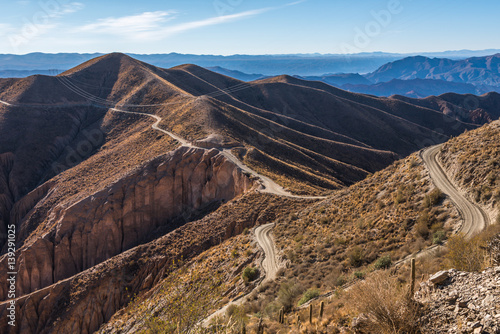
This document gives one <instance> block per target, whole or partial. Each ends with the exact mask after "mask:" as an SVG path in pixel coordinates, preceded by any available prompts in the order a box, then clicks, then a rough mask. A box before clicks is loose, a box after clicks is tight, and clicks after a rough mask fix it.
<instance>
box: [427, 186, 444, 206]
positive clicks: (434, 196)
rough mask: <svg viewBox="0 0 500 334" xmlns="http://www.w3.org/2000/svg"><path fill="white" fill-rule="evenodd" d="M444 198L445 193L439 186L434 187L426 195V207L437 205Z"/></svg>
mask: <svg viewBox="0 0 500 334" xmlns="http://www.w3.org/2000/svg"><path fill="white" fill-rule="evenodd" d="M443 198H444V194H443V192H442V191H441V190H439V189H438V188H434V189H433V190H432V191H431V192H430V193H429V194H427V195H425V197H424V207H426V208H430V207H433V206H435V205H437V204H438V203H439V202H441V200H442V199H443Z"/></svg>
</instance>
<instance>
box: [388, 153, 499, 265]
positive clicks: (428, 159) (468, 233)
mask: <svg viewBox="0 0 500 334" xmlns="http://www.w3.org/2000/svg"><path fill="white" fill-rule="evenodd" d="M441 146H442V144H440V145H436V146H432V147H429V148H426V149H425V150H422V151H421V152H420V156H421V157H422V161H423V162H424V164H425V165H426V166H427V170H428V171H429V176H430V178H431V179H432V182H434V185H435V186H436V187H437V188H439V189H440V190H441V191H442V192H443V193H444V194H446V195H447V196H448V197H449V198H450V200H451V201H452V202H453V204H454V205H455V207H456V208H457V210H458V211H459V212H460V215H461V217H462V225H461V226H460V228H459V229H458V231H457V232H459V233H460V232H461V233H463V234H464V235H465V237H466V238H471V237H473V236H474V235H476V234H477V233H479V232H481V231H482V230H484V229H485V228H486V226H488V225H489V217H488V215H487V214H486V213H485V212H484V211H483V209H481V208H480V207H479V206H478V205H477V204H475V203H473V202H471V201H470V200H469V199H468V198H467V197H466V196H465V194H463V193H462V192H461V191H460V190H459V189H458V187H457V186H456V185H455V184H453V182H452V181H451V180H450V178H449V177H448V175H447V174H446V172H445V171H444V169H443V167H442V166H441V164H440V163H439V161H438V159H437V155H438V153H439V150H440V149H441ZM444 248H445V246H444V245H433V246H430V247H428V248H425V249H422V250H421V251H420V252H418V253H415V254H410V255H408V256H407V257H405V258H404V259H401V260H399V261H397V262H396V263H394V265H395V266H399V265H401V264H404V263H406V262H408V261H409V260H410V259H412V258H416V259H419V258H421V257H424V256H428V255H434V254H437V253H439V252H440V251H441V250H443V249H444Z"/></svg>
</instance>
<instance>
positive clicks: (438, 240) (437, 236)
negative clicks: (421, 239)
mask: <svg viewBox="0 0 500 334" xmlns="http://www.w3.org/2000/svg"><path fill="white" fill-rule="evenodd" d="M444 238H445V233H444V231H443V230H441V231H436V232H434V234H433V236H432V243H433V244H435V245H441V244H442V243H443V241H444Z"/></svg>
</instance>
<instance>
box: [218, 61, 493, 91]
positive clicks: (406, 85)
mask: <svg viewBox="0 0 500 334" xmlns="http://www.w3.org/2000/svg"><path fill="white" fill-rule="evenodd" d="M217 72H218V73H221V74H225V75H228V76H233V75H232V73H231V71H230V70H227V69H219V70H218V71H217ZM259 76H263V75H261V74H260V75H259V74H253V75H245V74H244V73H241V72H238V73H237V76H233V77H235V78H238V79H240V80H245V81H251V80H255V79H256V78H258V77H259ZM295 77H296V78H299V79H304V80H310V81H322V82H325V83H327V84H329V85H332V86H335V87H338V88H342V89H345V90H348V91H351V92H356V93H363V94H371V95H376V96H391V95H403V96H407V97H413V98H423V97H427V96H431V95H440V94H444V93H450V92H451V93H458V94H475V95H482V94H485V93H488V92H500V53H498V54H495V55H490V56H485V57H473V58H467V59H463V60H452V59H446V58H427V57H423V56H416V57H407V58H403V59H400V60H396V61H394V62H390V63H387V64H384V65H382V66H381V67H379V68H378V69H377V70H375V71H374V72H371V73H368V74H365V75H361V74H358V73H339V74H325V75H321V76H298V75H296V76H295ZM247 78H248V80H247Z"/></svg>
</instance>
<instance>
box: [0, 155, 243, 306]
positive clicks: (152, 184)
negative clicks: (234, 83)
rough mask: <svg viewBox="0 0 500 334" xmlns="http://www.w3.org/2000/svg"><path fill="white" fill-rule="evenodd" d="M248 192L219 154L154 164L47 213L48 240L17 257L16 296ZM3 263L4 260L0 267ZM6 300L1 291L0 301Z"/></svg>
mask: <svg viewBox="0 0 500 334" xmlns="http://www.w3.org/2000/svg"><path fill="white" fill-rule="evenodd" d="M251 187H252V181H251V180H250V179H249V178H248V177H247V176H246V175H245V174H243V172H242V171H241V170H240V169H239V168H238V167H237V166H235V165H234V164H233V163H231V162H230V161H228V160H226V158H225V157H224V156H222V155H221V154H220V153H219V151H217V150H203V149H199V148H187V147H181V148H179V149H177V150H175V151H173V152H171V153H169V154H166V155H164V156H161V157H158V158H155V159H154V160H151V161H149V162H147V163H145V164H144V165H142V166H141V167H139V168H137V169H136V170H134V171H133V172H131V173H129V174H128V175H125V176H124V177H123V178H122V179H120V180H119V181H118V182H116V183H114V184H113V185H112V186H110V187H108V188H106V189H103V190H101V191H99V192H97V193H95V194H93V195H92V196H89V197H87V198H85V199H83V200H81V201H79V202H77V203H74V204H72V205H69V206H68V205H67V204H64V203H63V204H59V205H58V206H56V207H55V208H53V209H52V210H51V212H50V214H49V217H50V219H49V222H48V224H49V225H53V226H54V228H53V229H52V230H51V232H49V233H47V234H45V235H43V236H41V237H40V238H38V239H37V240H36V241H35V242H34V243H32V244H30V245H25V246H23V247H22V248H21V249H20V250H19V251H18V253H17V254H18V260H17V263H18V280H17V293H18V296H22V295H25V294H28V293H30V292H33V291H35V290H38V289H41V288H44V287H47V286H49V285H51V284H53V283H55V282H58V281H59V280H62V279H65V278H68V277H71V276H73V275H75V274H77V273H79V272H81V271H83V270H85V269H88V268H91V267H93V266H95V265H97V264H99V263H101V262H103V261H105V260H107V259H109V258H111V257H113V256H115V255H117V254H120V253H122V252H123V251H125V250H127V249H130V248H132V247H134V246H136V245H138V244H140V243H141V242H144V241H146V240H148V238H149V235H150V234H151V233H152V232H153V231H155V230H157V229H158V228H160V227H165V226H168V224H170V223H171V221H172V219H174V218H176V217H179V216H181V217H182V215H183V214H186V213H188V212H192V211H194V210H198V209H201V208H203V207H204V206H205V205H207V204H210V203H213V202H216V201H227V200H231V199H232V198H234V197H235V196H238V195H240V194H242V193H244V192H246V191H247V190H249V189H250V188H251ZM5 261H6V257H5V256H4V257H3V258H2V259H1V263H0V266H1V265H5ZM0 276H3V274H0ZM0 279H5V278H4V277H1V278H0ZM5 298H6V287H5V286H2V288H1V289H0V299H1V300H5Z"/></svg>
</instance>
